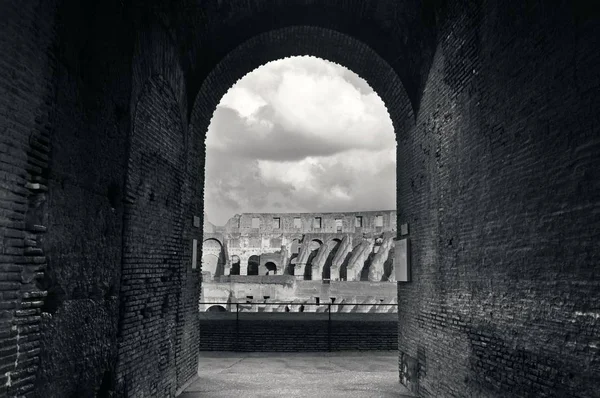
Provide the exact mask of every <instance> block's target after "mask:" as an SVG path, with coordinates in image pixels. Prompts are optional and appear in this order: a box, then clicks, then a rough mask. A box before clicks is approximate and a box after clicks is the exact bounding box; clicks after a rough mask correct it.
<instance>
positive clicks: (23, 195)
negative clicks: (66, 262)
mask: <svg viewBox="0 0 600 398" xmlns="http://www.w3.org/2000/svg"><path fill="white" fill-rule="evenodd" d="M0 6H1V7H2V8H1V10H2V11H1V13H0V53H1V54H2V57H1V58H2V60H1V61H0V76H2V80H1V82H0V156H1V161H0V299H1V300H0V301H1V302H0V396H2V397H4V396H16V395H23V394H27V393H30V392H31V391H32V389H33V382H34V379H35V374H36V372H37V370H38V366H39V352H40V340H41V336H40V319H41V317H40V315H41V309H40V307H41V306H42V304H43V302H42V301H41V300H42V298H43V296H44V295H45V292H40V291H39V289H38V288H37V286H36V283H35V282H36V278H37V279H39V277H40V274H39V273H40V272H41V271H42V270H43V269H44V268H45V267H46V264H47V258H46V256H45V254H46V253H45V252H44V250H43V248H42V240H43V235H44V233H45V231H46V228H47V223H46V217H45V206H46V204H45V202H46V200H47V196H46V192H47V189H48V182H47V177H44V176H43V174H44V172H46V171H47V169H48V153H49V150H50V149H49V141H50V135H51V131H50V128H49V119H50V114H51V110H52V106H51V104H50V103H49V102H50V101H49V99H50V98H52V96H53V87H52V68H53V62H52V60H51V54H50V52H51V51H50V46H51V43H52V41H53V39H54V36H55V29H54V23H53V20H52V18H48V19H44V18H43V17H44V16H45V15H49V16H51V15H52V14H53V13H54V9H55V4H54V3H53V2H51V1H48V2H43V1H31V2H28V3H27V4H9V3H8V2H6V1H4V2H2V3H1V4H0ZM8 77H10V78H8ZM34 184H39V185H37V186H36V185H34Z"/></svg>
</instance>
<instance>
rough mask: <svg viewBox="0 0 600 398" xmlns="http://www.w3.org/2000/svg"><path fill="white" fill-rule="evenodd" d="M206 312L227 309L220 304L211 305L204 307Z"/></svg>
mask: <svg viewBox="0 0 600 398" xmlns="http://www.w3.org/2000/svg"><path fill="white" fill-rule="evenodd" d="M206 312H227V309H225V307H223V306H222V305H216V304H215V305H211V306H210V307H208V308H207V309H206Z"/></svg>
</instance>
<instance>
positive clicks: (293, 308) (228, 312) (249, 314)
mask: <svg viewBox="0 0 600 398" xmlns="http://www.w3.org/2000/svg"><path fill="white" fill-rule="evenodd" d="M198 304H199V305H206V306H208V307H207V308H208V309H210V307H212V306H219V307H221V308H224V309H225V311H223V310H218V311H210V310H205V311H200V313H201V314H203V315H208V316H206V318H208V319H218V318H221V319H223V318H225V319H232V320H233V314H235V338H236V340H239V337H240V315H242V318H243V319H245V320H256V319H259V318H260V319H270V320H292V319H296V320H303V319H309V318H312V320H318V317H317V318H314V317H309V316H310V315H323V317H324V316H325V314H327V348H328V350H329V351H331V336H332V314H333V317H334V318H335V317H338V316H339V317H340V318H341V320H352V321H361V320H367V321H372V320H378V318H381V316H382V315H388V317H385V318H390V315H393V314H396V313H397V308H398V304H397V303H389V304H385V303H344V302H341V303H306V302H268V303H264V302H246V303H243V302H241V303H240V302H234V303H232V302H199V303H198ZM268 306H271V307H274V306H277V307H279V308H283V309H284V311H259V309H260V308H263V309H264V308H265V307H268ZM311 307H316V310H315V311H311V310H309V311H306V309H307V308H311ZM367 307H371V308H370V309H369V311H368V312H365V311H350V310H351V309H358V308H365V309H366V308H367ZM344 308H346V309H347V310H344ZM375 308H377V309H383V310H385V309H387V311H385V312H382V311H383V310H382V311H379V312H377V311H375V312H374V311H373V309H375ZM248 309H250V311H247V310H248ZM311 309H312V308H311ZM320 309H322V310H320ZM332 309H333V311H332ZM391 310H395V311H391ZM209 314H210V315H209ZM299 314H304V315H305V316H299ZM364 318H366V319H364ZM391 319H393V318H390V319H387V320H391ZM323 320H324V319H323ZM384 320H386V319H384Z"/></svg>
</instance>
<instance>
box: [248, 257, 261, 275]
mask: <svg viewBox="0 0 600 398" xmlns="http://www.w3.org/2000/svg"><path fill="white" fill-rule="evenodd" d="M259 265H260V256H256V255H253V256H250V258H248V269H247V270H248V273H247V275H258V267H259Z"/></svg>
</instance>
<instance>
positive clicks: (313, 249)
mask: <svg viewBox="0 0 600 398" xmlns="http://www.w3.org/2000/svg"><path fill="white" fill-rule="evenodd" d="M321 246H323V242H322V241H321V240H320V239H313V240H311V241H310V243H309V244H308V250H309V255H308V260H307V261H306V266H305V268H304V279H305V280H311V279H312V264H313V260H314V259H315V257H317V254H318V253H319V249H320V248H321Z"/></svg>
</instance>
